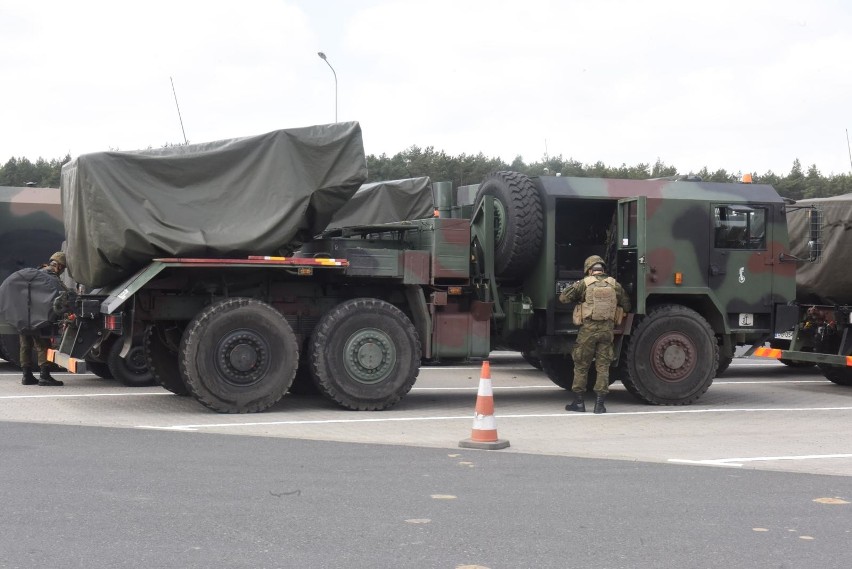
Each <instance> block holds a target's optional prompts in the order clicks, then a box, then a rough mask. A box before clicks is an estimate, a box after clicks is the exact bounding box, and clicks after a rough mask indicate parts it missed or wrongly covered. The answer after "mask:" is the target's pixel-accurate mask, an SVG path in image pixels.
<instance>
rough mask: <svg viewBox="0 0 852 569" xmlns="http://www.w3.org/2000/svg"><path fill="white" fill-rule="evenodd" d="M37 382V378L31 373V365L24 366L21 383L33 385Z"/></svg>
mask: <svg viewBox="0 0 852 569" xmlns="http://www.w3.org/2000/svg"><path fill="white" fill-rule="evenodd" d="M36 383H38V379H36V376H34V375H33V368H32V367H31V366H24V377H22V378H21V384H22V385H35V384H36Z"/></svg>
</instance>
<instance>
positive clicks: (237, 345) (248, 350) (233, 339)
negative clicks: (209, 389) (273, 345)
mask: <svg viewBox="0 0 852 569" xmlns="http://www.w3.org/2000/svg"><path fill="white" fill-rule="evenodd" d="M216 355H217V357H216V368H217V371H218V372H219V375H220V376H221V378H222V379H223V380H224V381H225V382H226V383H230V384H231V385H236V386H248V385H252V384H254V383H257V382H258V381H260V380H261V379H262V378H263V377H264V375H265V374H266V368H267V367H268V366H269V345H268V344H267V343H266V341H265V340H264V339H263V337H261V336H260V335H259V334H257V333H255V332H253V331H251V330H235V331H233V332H231V333H229V334H227V335H225V336H224V337H223V338H222V339H221V340H220V341H219V343H218V345H217V349H216Z"/></svg>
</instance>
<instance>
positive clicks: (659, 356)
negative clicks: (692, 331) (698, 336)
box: [651, 332, 697, 382]
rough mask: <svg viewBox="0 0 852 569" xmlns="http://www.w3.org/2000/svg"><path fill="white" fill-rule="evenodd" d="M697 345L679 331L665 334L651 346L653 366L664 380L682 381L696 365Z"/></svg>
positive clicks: (658, 375) (655, 371)
mask: <svg viewBox="0 0 852 569" xmlns="http://www.w3.org/2000/svg"><path fill="white" fill-rule="evenodd" d="M695 353H696V352H695V346H694V345H693V343H692V341H691V340H690V339H689V337H687V336H685V335H684V334H681V333H678V332H672V333H670V334H665V335H663V336H661V337H660V338H658V339H657V341H656V342H654V345H653V346H652V348H651V366H652V367H653V369H654V373H655V374H656V375H657V377H659V378H660V379H662V380H664V381H670V382H677V381H681V380H683V379H684V378H686V377H687V376H689V374H691V373H692V371H693V370H694V369H695V366H696V363H697V362H696V358H695Z"/></svg>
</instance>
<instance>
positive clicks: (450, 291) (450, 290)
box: [447, 286, 462, 296]
mask: <svg viewBox="0 0 852 569" xmlns="http://www.w3.org/2000/svg"><path fill="white" fill-rule="evenodd" d="M461 293H462V287H460V286H451V287H448V288H447V294H452V295H456V296H457V295H460V294H461Z"/></svg>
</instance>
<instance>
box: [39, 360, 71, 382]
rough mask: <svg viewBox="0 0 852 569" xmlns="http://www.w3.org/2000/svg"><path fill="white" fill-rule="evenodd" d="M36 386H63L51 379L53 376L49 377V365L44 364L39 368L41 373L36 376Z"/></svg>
mask: <svg viewBox="0 0 852 569" xmlns="http://www.w3.org/2000/svg"><path fill="white" fill-rule="evenodd" d="M38 384H39V385H52V386H58V385H65V384H64V383H63V382H61V381H59V380H58V379H53V376H52V375H50V364H44V365H43V366H41V373H40V374H39V376H38Z"/></svg>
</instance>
